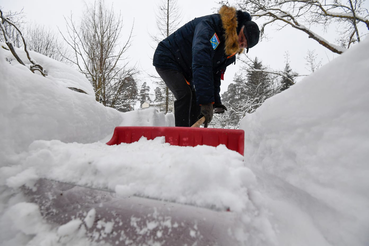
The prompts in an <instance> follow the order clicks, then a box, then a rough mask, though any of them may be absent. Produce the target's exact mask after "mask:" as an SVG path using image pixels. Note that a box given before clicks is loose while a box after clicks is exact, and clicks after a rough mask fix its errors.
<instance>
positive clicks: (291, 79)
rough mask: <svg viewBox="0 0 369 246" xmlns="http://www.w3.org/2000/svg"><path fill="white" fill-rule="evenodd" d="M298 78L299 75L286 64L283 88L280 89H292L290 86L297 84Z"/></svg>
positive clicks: (282, 82) (282, 81)
mask: <svg viewBox="0 0 369 246" xmlns="http://www.w3.org/2000/svg"><path fill="white" fill-rule="evenodd" d="M297 76H298V74H297V73H295V72H293V71H292V69H291V67H290V64H289V62H288V61H287V62H286V66H285V67H284V71H283V76H282V80H281V82H280V83H281V87H280V91H281V92H282V91H284V90H287V89H288V88H290V86H292V85H294V84H295V78H296V77H297Z"/></svg>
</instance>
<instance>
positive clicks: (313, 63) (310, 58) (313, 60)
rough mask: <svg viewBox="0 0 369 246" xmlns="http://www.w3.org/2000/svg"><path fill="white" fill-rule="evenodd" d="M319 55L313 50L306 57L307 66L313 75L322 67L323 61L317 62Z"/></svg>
mask: <svg viewBox="0 0 369 246" xmlns="http://www.w3.org/2000/svg"><path fill="white" fill-rule="evenodd" d="M317 57H318V55H317V54H316V53H315V52H314V51H311V50H308V53H307V55H306V57H305V59H306V65H307V67H308V69H309V70H310V72H311V73H314V72H315V71H316V70H318V69H319V68H320V67H321V66H322V62H321V60H317V59H318V58H317Z"/></svg>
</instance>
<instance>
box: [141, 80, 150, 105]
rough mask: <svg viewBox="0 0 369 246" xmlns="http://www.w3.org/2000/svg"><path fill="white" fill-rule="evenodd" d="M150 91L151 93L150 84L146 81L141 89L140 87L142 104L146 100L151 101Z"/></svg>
mask: <svg viewBox="0 0 369 246" xmlns="http://www.w3.org/2000/svg"><path fill="white" fill-rule="evenodd" d="M149 93H150V86H148V85H147V84H146V82H144V83H143V84H142V86H141V89H140V103H141V106H142V104H143V103H144V102H150V96H149Z"/></svg>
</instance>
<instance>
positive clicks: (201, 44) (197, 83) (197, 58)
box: [192, 21, 215, 104]
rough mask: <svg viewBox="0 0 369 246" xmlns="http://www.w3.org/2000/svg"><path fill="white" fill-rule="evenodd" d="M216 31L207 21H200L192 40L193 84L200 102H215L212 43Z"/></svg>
mask: <svg viewBox="0 0 369 246" xmlns="http://www.w3.org/2000/svg"><path fill="white" fill-rule="evenodd" d="M214 33H215V31H214V30H213V29H212V28H211V27H210V26H209V25H208V23H206V22H205V21H203V22H200V23H199V24H198V25H197V26H196V28H195V32H194V36H193V41H192V73H193V85H194V87H195V91H196V99H197V103H198V104H207V103H214V102H215V98H214V74H213V57H214V54H215V51H214V49H213V47H212V45H211V43H210V39H211V37H212V36H213V35H214Z"/></svg>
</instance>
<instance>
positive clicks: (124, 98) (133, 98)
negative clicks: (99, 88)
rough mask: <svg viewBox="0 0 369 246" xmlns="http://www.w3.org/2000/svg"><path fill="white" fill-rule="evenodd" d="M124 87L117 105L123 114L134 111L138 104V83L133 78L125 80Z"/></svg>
mask: <svg viewBox="0 0 369 246" xmlns="http://www.w3.org/2000/svg"><path fill="white" fill-rule="evenodd" d="M119 84H122V85H123V87H122V89H121V93H120V94H119V99H118V102H117V104H116V108H117V109H118V110H119V111H121V112H128V111H132V110H134V106H135V104H136V102H137V100H138V99H137V95H138V90H137V83H136V81H135V80H134V79H133V77H132V76H129V77H126V78H124V81H123V83H119Z"/></svg>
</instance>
